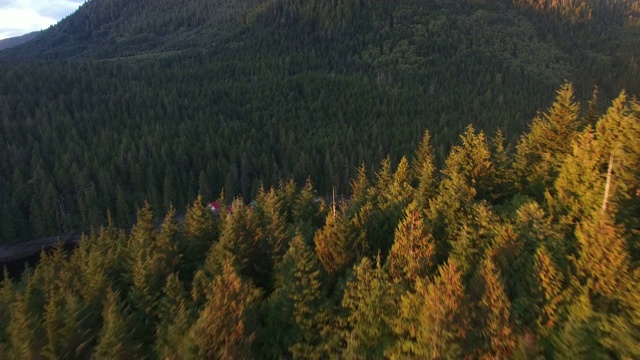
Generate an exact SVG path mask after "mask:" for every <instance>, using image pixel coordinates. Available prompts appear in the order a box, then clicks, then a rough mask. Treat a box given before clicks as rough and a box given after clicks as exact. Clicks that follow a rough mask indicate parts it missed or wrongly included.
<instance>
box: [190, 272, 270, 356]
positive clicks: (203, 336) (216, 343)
mask: <svg viewBox="0 0 640 360" xmlns="http://www.w3.org/2000/svg"><path fill="white" fill-rule="evenodd" d="M259 296H260V294H259V291H258V290H257V289H256V288H255V287H254V286H253V285H252V284H251V283H250V282H247V281H246V280H243V279H242V278H240V276H239V275H238V274H237V272H236V270H235V269H234V266H233V265H232V263H231V262H230V261H225V263H224V264H223V266H222V271H221V273H220V274H219V275H218V276H216V278H215V279H214V280H213V282H212V283H211V285H210V288H209V289H208V290H207V300H206V303H205V305H204V308H203V309H202V310H201V311H200V314H199V316H198V319H197V320H196V322H195V324H194V325H193V327H192V328H191V330H190V332H191V336H192V338H193V340H194V342H195V344H196V345H197V346H198V347H199V356H200V357H207V358H217V359H247V358H251V353H250V349H251V343H252V342H253V339H254V337H255V328H254V326H255V325H254V320H253V319H252V308H251V307H252V306H254V304H255V302H256V301H257V300H258V298H259Z"/></svg>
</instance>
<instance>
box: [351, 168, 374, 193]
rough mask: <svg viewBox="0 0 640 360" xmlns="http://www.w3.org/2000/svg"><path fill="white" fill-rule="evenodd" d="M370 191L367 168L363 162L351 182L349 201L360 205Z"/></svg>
mask: <svg viewBox="0 0 640 360" xmlns="http://www.w3.org/2000/svg"><path fill="white" fill-rule="evenodd" d="M370 190H371V183H370V182H369V177H368V176H367V168H366V166H365V165H364V162H363V163H362V164H361V165H360V166H359V167H358V173H357V174H356V177H355V178H354V179H352V180H351V201H352V202H357V203H361V202H363V201H365V200H366V198H367V193H368V192H369V191H370Z"/></svg>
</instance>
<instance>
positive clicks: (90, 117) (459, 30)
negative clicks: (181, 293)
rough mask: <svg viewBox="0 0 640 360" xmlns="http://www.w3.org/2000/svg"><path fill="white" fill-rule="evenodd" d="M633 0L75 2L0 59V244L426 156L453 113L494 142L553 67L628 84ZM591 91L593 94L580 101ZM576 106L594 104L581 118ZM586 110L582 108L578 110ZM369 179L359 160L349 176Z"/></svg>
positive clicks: (604, 93)
mask: <svg viewBox="0 0 640 360" xmlns="http://www.w3.org/2000/svg"><path fill="white" fill-rule="evenodd" d="M637 12H638V4H637V1H595V0H591V1H586V0H580V1H562V2H551V1H550V2H545V1H538V2H535V3H529V2H521V1H516V2H511V1H507V0H504V1H503V0H489V1H471V0H463V1H461V0H437V1H428V2H424V1H417V0H402V1H381V0H378V1H354V0H340V1H315V2H309V1H301V0H264V1H261V0H255V1H254V0H229V1H205V0H188V1H179V2H178V1H175V0H153V1H152V0H140V1H122V0H90V1H87V2H86V3H85V4H84V5H83V6H82V7H81V8H80V9H79V10H78V11H77V12H76V13H74V14H72V15H70V16H69V17H67V18H66V19H64V20H62V21H61V22H60V23H59V24H58V25H56V26H54V27H52V28H50V29H48V30H46V31H43V32H41V33H40V34H39V36H38V37H37V38H36V39H34V40H32V41H30V42H28V43H26V44H23V45H21V46H16V47H13V48H10V49H7V50H4V51H1V52H0V129H1V130H0V242H2V243H6V242H16V241H21V240H25V239H29V238H33V237H41V236H50V235H59V234H70V233H77V232H80V231H85V232H88V231H90V230H91V229H94V230H95V229H97V228H98V227H100V226H101V224H103V223H104V222H105V221H106V219H107V211H110V214H111V221H112V222H113V223H114V224H115V225H117V226H120V227H124V228H129V227H130V226H131V224H132V223H133V222H134V220H135V213H136V209H138V208H140V207H142V206H143V204H144V203H145V201H146V202H147V203H149V204H150V205H151V207H152V208H153V209H154V210H155V211H156V212H158V213H164V212H166V211H167V210H168V209H169V208H170V207H171V206H173V207H174V208H175V209H176V211H177V212H178V213H183V212H184V209H185V208H186V207H187V206H188V204H189V203H190V201H191V199H194V198H195V197H196V196H197V195H198V194H201V195H202V197H203V199H205V200H207V201H210V200H212V199H214V198H216V197H217V196H218V194H220V192H221V191H222V190H224V192H225V194H226V195H227V196H228V197H229V198H234V197H236V196H240V197H242V198H243V199H244V201H245V202H246V203H249V202H250V201H251V200H253V199H255V198H256V196H257V194H258V192H259V189H260V188H261V187H262V186H264V187H266V188H270V187H272V186H278V184H279V183H280V182H282V181H287V179H290V178H293V179H294V180H295V182H296V183H298V184H302V183H304V182H305V181H306V180H307V179H308V178H310V179H311V180H312V181H313V183H314V184H315V187H316V189H317V190H318V193H319V194H320V195H322V196H327V195H328V194H331V193H332V191H333V189H335V190H336V192H337V193H349V192H350V187H349V182H350V179H351V178H352V177H353V176H354V175H356V174H357V171H358V167H359V166H360V164H362V163H364V164H366V168H367V169H373V168H375V167H376V165H377V164H378V162H379V160H380V159H382V158H384V157H385V156H386V155H389V156H390V161H391V162H392V163H398V162H399V160H400V159H401V157H402V156H405V155H407V154H409V153H411V151H412V149H414V148H415V146H417V144H418V142H419V141H420V134H421V133H422V132H423V131H424V129H426V128H428V129H430V131H431V134H432V142H433V147H434V155H435V158H436V163H437V164H438V165H439V166H441V165H443V164H444V159H445V158H446V156H447V154H448V153H449V149H450V146H451V145H452V144H453V143H455V142H456V139H457V136H458V134H460V133H461V132H463V131H464V129H465V126H466V125H467V124H470V123H471V124H473V126H474V127H475V128H476V129H478V130H483V131H485V133H487V134H489V135H495V134H496V130H497V129H500V130H501V131H502V133H503V135H504V137H505V140H506V141H505V147H507V148H509V147H512V146H513V145H514V144H515V143H516V141H517V139H518V137H519V135H520V134H521V133H522V132H523V131H524V130H526V128H527V125H528V124H529V123H530V122H531V119H533V118H534V117H535V116H536V112H537V111H539V110H540V109H542V108H544V107H545V106H546V104H548V103H549V102H550V101H552V100H553V91H554V90H555V89H557V88H558V87H559V86H560V85H561V84H562V83H563V82H564V81H565V80H570V81H572V83H573V84H574V85H575V92H576V97H577V98H578V99H579V100H580V101H582V102H584V103H586V102H588V101H590V100H589V99H591V98H592V97H593V94H594V92H593V86H594V85H597V87H598V92H597V95H598V98H599V100H600V101H599V102H598V103H597V104H599V105H594V106H595V107H596V109H595V110H600V111H602V110H603V107H604V106H606V104H607V103H608V102H609V101H611V100H612V99H614V98H616V96H617V95H618V93H619V91H620V90H621V89H626V90H627V91H628V92H629V93H630V94H638V93H640V83H639V82H638V81H637V79H638V78H639V76H640V73H639V66H640V64H639V62H640V56H637V55H638V53H639V52H640V30H639V28H638V27H637V25H638V24H637ZM592 103H593V104H596V102H595V101H592ZM595 110H594V111H595ZM585 111H586V110H585ZM368 175H369V176H371V175H373V174H372V173H369V174H368Z"/></svg>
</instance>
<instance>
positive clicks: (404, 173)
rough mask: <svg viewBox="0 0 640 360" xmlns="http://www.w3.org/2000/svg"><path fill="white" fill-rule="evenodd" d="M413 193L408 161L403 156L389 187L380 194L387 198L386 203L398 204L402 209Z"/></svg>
mask: <svg viewBox="0 0 640 360" xmlns="http://www.w3.org/2000/svg"><path fill="white" fill-rule="evenodd" d="M381 192H382V189H381ZM413 192H414V189H413V187H411V169H410V168H409V161H408V160H407V158H406V157H404V156H403V157H402V159H400V162H399V163H398V168H397V169H396V172H395V173H394V174H393V180H392V182H391V187H390V188H388V189H385V190H384V191H383V192H382V193H383V194H384V195H385V196H386V197H387V198H388V200H387V201H389V202H391V203H399V204H400V205H401V206H402V207H404V206H406V205H407V204H408V203H409V201H410V198H411V196H412V195H413Z"/></svg>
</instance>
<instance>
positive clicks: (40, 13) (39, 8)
mask: <svg viewBox="0 0 640 360" xmlns="http://www.w3.org/2000/svg"><path fill="white" fill-rule="evenodd" d="M84 1H85V0H0V39H5V38H9V37H14V36H19V35H23V34H26V33H30V32H32V31H37V30H44V29H46V28H48V27H49V26H51V25H53V24H55V23H57V22H58V21H59V20H61V19H62V18H64V17H65V16H67V15H69V14H71V13H72V12H74V11H75V10H76V9H78V7H79V6H80V5H82V4H83V3H84Z"/></svg>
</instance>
